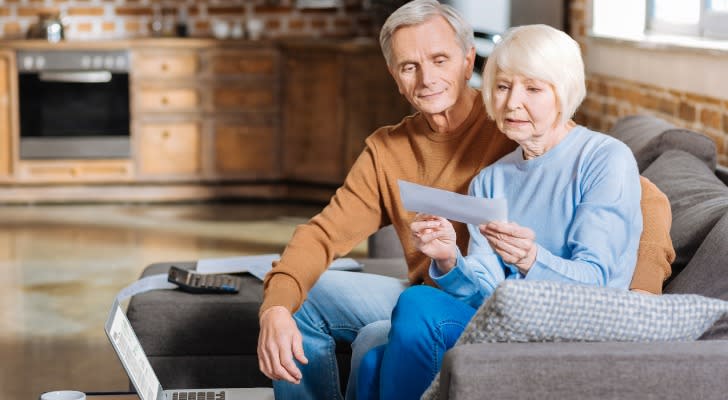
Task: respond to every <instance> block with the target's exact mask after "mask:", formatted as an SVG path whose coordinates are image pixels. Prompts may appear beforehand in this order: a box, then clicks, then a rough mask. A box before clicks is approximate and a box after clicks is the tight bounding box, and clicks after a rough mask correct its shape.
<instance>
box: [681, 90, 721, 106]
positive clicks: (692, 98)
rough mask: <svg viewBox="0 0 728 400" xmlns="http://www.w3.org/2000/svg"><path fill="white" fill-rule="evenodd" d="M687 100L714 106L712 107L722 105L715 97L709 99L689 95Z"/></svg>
mask: <svg viewBox="0 0 728 400" xmlns="http://www.w3.org/2000/svg"><path fill="white" fill-rule="evenodd" d="M685 98H686V99H688V100H690V101H692V102H693V103H699V104H712V105H716V106H719V105H720V100H719V99H716V98H715V97H708V96H701V95H697V94H692V93H687V94H686V96H685Z"/></svg>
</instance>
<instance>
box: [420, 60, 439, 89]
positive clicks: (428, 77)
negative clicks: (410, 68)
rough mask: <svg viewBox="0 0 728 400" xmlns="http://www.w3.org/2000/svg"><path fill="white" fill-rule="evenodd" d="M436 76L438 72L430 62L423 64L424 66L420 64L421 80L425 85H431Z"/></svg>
mask: <svg viewBox="0 0 728 400" xmlns="http://www.w3.org/2000/svg"><path fill="white" fill-rule="evenodd" d="M435 76H436V72H435V68H434V66H432V65H428V64H423V65H422V66H420V80H421V82H422V84H423V85H425V86H429V85H431V84H432V83H433V82H435V80H436V79H435Z"/></svg>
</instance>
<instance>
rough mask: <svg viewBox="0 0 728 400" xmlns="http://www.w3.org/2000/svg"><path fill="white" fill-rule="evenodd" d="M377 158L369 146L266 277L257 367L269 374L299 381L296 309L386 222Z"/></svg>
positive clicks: (300, 358) (300, 346)
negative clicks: (338, 261) (340, 259)
mask: <svg viewBox="0 0 728 400" xmlns="http://www.w3.org/2000/svg"><path fill="white" fill-rule="evenodd" d="M374 160H375V158H374V155H373V152H372V150H371V149H370V147H369V146H367V148H366V149H365V150H364V151H363V152H362V154H361V155H360V156H359V158H358V159H357V161H356V162H355V163H354V165H353V166H352V169H351V171H350V172H349V175H348V176H347V177H346V180H345V181H344V185H343V186H342V187H340V188H339V189H338V190H337V191H336V195H334V197H332V199H331V201H330V203H329V204H328V205H327V206H326V208H324V210H323V211H322V212H321V213H320V214H318V215H316V216H315V217H314V218H312V219H311V220H310V221H309V222H308V223H307V224H305V225H300V226H299V227H298V228H297V229H296V231H295V232H294V234H293V238H292V239H291V241H290V242H289V244H288V246H287V247H286V249H285V251H284V252H283V254H282V256H281V259H280V260H279V261H278V262H276V263H274V265H273V269H272V270H271V272H269V273H268V275H266V277H265V281H264V286H263V287H264V292H263V304H262V305H261V308H260V314H259V316H260V321H259V322H260V333H259V335H258V366H259V368H260V370H261V372H263V374H265V375H266V376H267V377H269V378H271V379H275V380H279V379H280V380H285V381H288V382H291V383H300V380H301V378H302V375H301V371H300V369H299V368H298V367H297V366H296V364H295V362H294V358H295V359H296V360H298V361H299V362H301V363H303V364H306V363H308V360H307V359H306V356H305V355H304V352H303V339H302V336H301V332H300V331H299V329H298V327H297V326H296V322H295V320H294V319H293V313H294V312H295V311H296V310H297V309H298V308H299V307H300V306H301V303H303V300H304V299H305V297H306V294H307V293H308V291H309V290H310V289H311V287H313V285H314V284H315V282H316V281H317V280H318V278H319V277H320V276H321V274H322V273H323V272H324V271H325V269H326V267H327V266H328V265H329V264H330V263H331V261H332V260H333V258H334V257H335V256H338V255H341V254H345V253H348V252H349V251H350V250H351V249H352V248H353V247H354V246H355V245H357V244H358V243H359V242H361V241H362V240H363V239H364V238H366V237H367V236H368V235H370V234H371V233H372V232H374V231H375V230H376V229H377V228H378V227H379V226H380V225H382V223H383V217H382V207H381V204H382V202H381V194H380V193H379V188H378V184H377V174H376V165H375V162H374Z"/></svg>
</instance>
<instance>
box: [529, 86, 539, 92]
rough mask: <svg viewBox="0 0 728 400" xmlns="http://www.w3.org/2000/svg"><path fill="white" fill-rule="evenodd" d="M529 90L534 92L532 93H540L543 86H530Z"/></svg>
mask: <svg viewBox="0 0 728 400" xmlns="http://www.w3.org/2000/svg"><path fill="white" fill-rule="evenodd" d="M528 91H529V92H532V93H538V92H540V91H541V88H538V87H529V88H528Z"/></svg>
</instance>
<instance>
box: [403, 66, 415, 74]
mask: <svg viewBox="0 0 728 400" xmlns="http://www.w3.org/2000/svg"><path fill="white" fill-rule="evenodd" d="M414 70H415V66H414V65H405V66H404V67H402V72H413V71H414Z"/></svg>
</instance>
